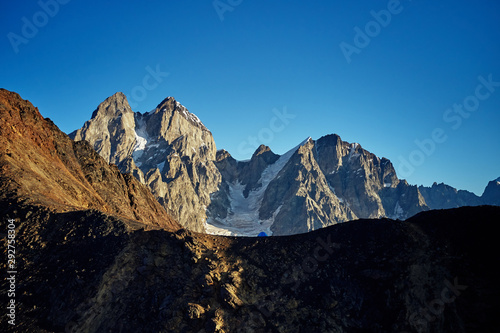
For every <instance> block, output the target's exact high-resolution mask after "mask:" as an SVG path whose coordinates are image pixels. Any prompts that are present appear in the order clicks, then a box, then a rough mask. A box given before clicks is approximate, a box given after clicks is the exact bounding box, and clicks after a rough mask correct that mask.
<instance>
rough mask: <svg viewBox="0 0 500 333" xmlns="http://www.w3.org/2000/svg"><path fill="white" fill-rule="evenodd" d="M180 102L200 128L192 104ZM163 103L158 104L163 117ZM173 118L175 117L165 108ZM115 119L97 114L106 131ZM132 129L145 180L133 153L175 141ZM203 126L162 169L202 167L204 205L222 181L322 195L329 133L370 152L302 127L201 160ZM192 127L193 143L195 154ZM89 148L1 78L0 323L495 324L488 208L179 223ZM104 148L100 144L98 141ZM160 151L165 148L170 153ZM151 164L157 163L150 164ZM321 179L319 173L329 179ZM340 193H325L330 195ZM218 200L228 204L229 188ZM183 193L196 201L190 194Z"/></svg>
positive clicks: (209, 329)
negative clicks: (214, 182) (317, 222)
mask: <svg viewBox="0 0 500 333" xmlns="http://www.w3.org/2000/svg"><path fill="white" fill-rule="evenodd" d="M174 104H175V103H174ZM160 111H161V109H160ZM158 113H159V112H158ZM153 115H154V112H153V113H150V114H146V115H142V117H141V118H140V119H147V118H148V117H152V116H153ZM186 115H187V116H186V117H187V118H188V119H192V125H195V124H197V125H199V126H200V127H199V128H200V129H203V128H202V127H201V125H200V124H199V123H198V122H197V121H196V118H194V117H190V116H189V114H188V113H186ZM96 116H97V115H96ZM133 116H134V117H135V115H134V114H133ZM122 117H123V115H122ZM137 117H138V118H139V115H138V116H137ZM157 117H160V116H157ZM161 117H162V118H163V115H161ZM176 117H177V116H175V115H174V116H172V117H170V119H172V122H169V123H170V124H173V125H172V126H174V125H175V123H176V120H175V118H176ZM118 118H119V117H118ZM184 119H186V118H184ZM118 122H120V120H119V119H118ZM150 125H151V126H153V125H154V123H151V124H150ZM177 125H178V127H177V128H179V127H182V126H184V125H186V123H184V120H182V119H178V121H177ZM90 130H92V129H90ZM121 130H122V129H121V128H119V126H118V128H114V129H113V127H112V128H111V132H110V133H115V134H116V132H120V131H121ZM122 132H123V131H122ZM147 133H152V132H147ZM197 133H198V134H200V133H201V132H197ZM139 134H143V137H144V138H145V139H146V143H145V144H144V146H143V147H144V148H143V149H139V148H140V146H139V147H137V145H136V143H137V142H135V141H134V143H133V144H130V145H129V147H130V149H131V150H132V155H133V154H134V153H136V158H137V162H135V161H134V160H132V161H129V162H128V163H129V165H130V166H134V165H135V167H136V168H137V169H135V171H136V175H137V176H140V175H141V173H140V172H142V175H143V177H144V179H143V181H144V182H146V181H147V179H149V178H150V177H151V176H148V174H153V173H155V172H159V171H158V170H153V171H151V170H148V172H146V174H144V172H143V171H142V169H140V166H142V165H144V164H140V163H150V164H152V165H154V162H156V161H158V160H160V158H158V160H154V161H153V159H155V158H156V157H155V152H154V151H149V149H152V148H149V149H146V148H147V147H151V146H153V145H155V144H158V147H155V146H153V148H160V149H166V152H168V151H169V149H174V148H175V147H173V148H172V147H170V146H162V143H160V142H158V141H160V140H157V141H156V142H155V141H154V138H152V137H151V136H146V135H145V134H144V133H139ZM200 135H201V134H200ZM204 135H205V136H204V137H198V140H199V141H195V139H194V138H188V137H184V138H181V139H179V138H176V139H174V142H177V144H178V147H182V146H183V144H187V143H189V144H195V143H200V146H187V147H189V148H191V147H192V148H195V149H194V150H193V149H191V150H192V151H193V154H192V155H191V157H190V158H188V157H187V156H186V155H182V156H179V157H180V162H182V163H179V164H178V165H177V166H176V165H175V164H174V167H177V169H176V170H178V172H177V174H179V175H180V176H182V177H187V178H184V180H183V179H182V178H175V177H174V178H173V180H171V181H170V182H175V181H176V179H180V180H179V182H180V184H174V185H175V186H183V185H182V181H187V180H189V182H190V181H191V179H193V178H190V177H193V175H194V174H195V172H194V171H193V169H190V168H189V167H192V166H194V167H195V168H194V170H196V175H197V177H198V178H197V179H203V177H204V176H206V175H205V174H203V173H202V172H200V171H199V170H203V169H202V165H203V164H202V163H205V167H206V168H210V167H212V166H215V167H216V169H215V170H217V171H218V172H219V173H220V183H219V187H220V188H219V189H218V190H217V189H216V190H215V191H214V192H212V195H209V196H208V197H209V199H210V200H211V202H210V204H209V205H213V202H217V200H222V203H223V200H224V199H223V198H224V195H225V193H227V195H228V196H227V198H228V201H229V202H230V203H231V199H232V197H231V196H233V197H234V191H235V190H238V191H241V192H242V198H245V199H241V198H239V199H238V200H240V201H244V200H250V199H252V198H255V197H257V196H260V195H262V197H263V198H266V200H268V199H274V200H270V201H269V203H268V204H265V205H269V206H270V207H273V206H275V205H277V204H279V202H281V201H283V200H289V199H288V197H287V196H288V195H290V196H294V195H295V193H298V194H302V193H306V195H307V196H309V197H308V199H307V200H313V199H314V198H315V196H312V195H311V194H310V193H316V192H317V193H319V194H322V192H321V191H320V190H317V191H316V192H315V190H314V189H315V188H319V186H320V185H321V184H320V183H318V182H322V181H323V180H322V178H321V177H319V176H318V175H315V174H314V170H323V169H324V170H330V171H331V170H335V169H333V168H331V169H328V167H329V166H330V167H331V166H332V165H339V164H340V162H339V161H337V162H336V163H337V164H333V162H332V160H330V161H329V162H332V164H328V163H325V160H322V159H321V158H317V157H315V156H322V151H323V152H324V150H325V149H327V148H328V147H329V148H330V149H331V147H333V146H334V147H339V148H338V149H340V151H341V153H340V154H339V156H343V157H342V159H340V160H341V161H342V163H343V165H345V164H348V163H355V162H356V160H358V161H359V160H361V158H362V157H363V158H364V156H365V155H366V156H372V155H368V153H365V152H364V151H362V150H361V148H360V147H359V146H356V145H354V146H353V145H351V144H347V143H345V144H344V143H342V142H341V141H340V139H338V137H336V136H328V137H326V138H322V139H320V140H317V141H313V140H310V139H308V140H305V141H304V142H303V143H301V144H300V145H299V146H298V147H297V149H293V150H291V152H289V153H287V154H284V155H282V156H278V155H276V154H273V153H272V152H271V151H270V150H269V149H268V148H267V147H260V148H259V149H258V151H257V152H256V153H255V154H254V157H252V159H251V160H250V161H249V162H243V163H241V162H237V161H232V160H231V157H230V156H229V155H228V154H227V152H223V151H220V152H218V153H217V151H213V150H212V154H214V155H212V156H215V161H213V162H212V163H213V164H212V166H211V165H208V166H207V164H206V161H203V160H200V159H198V158H197V156H196V155H197V154H200V152H202V151H204V152H206V153H207V154H208V153H210V146H209V144H210V142H207V141H205V140H207V138H209V137H210V136H209V134H208V132H205V134H204ZM202 138H203V139H202ZM176 140H177V141H176ZM323 140H329V141H323ZM136 141H140V140H136ZM201 141H204V143H205V146H206V148H199V150H198V151H197V153H196V154H195V152H194V151H195V150H196V147H201V146H203V145H202V143H201ZM110 142H112V140H111V139H109V140H108V141H103V142H102V146H103V147H104V146H106V145H108V144H109V143H110ZM335 142H337V145H334V144H333V143H335ZM320 143H321V144H320ZM163 144H164V143H163ZM93 147H94V146H92V145H90V144H89V143H88V142H86V141H73V140H71V139H70V138H69V136H67V135H66V134H64V133H63V132H61V131H60V130H59V129H58V128H57V126H55V125H54V124H53V123H52V121H50V119H47V118H43V117H42V116H41V114H40V112H39V111H38V109H37V108H35V107H34V106H33V105H32V104H31V103H30V102H29V101H27V100H23V99H22V98H21V97H20V96H19V95H18V94H16V93H14V92H10V91H7V90H5V89H0V213H1V216H2V219H1V220H0V228H1V230H2V231H6V230H14V231H15V232H14V234H12V233H11V232H10V231H9V233H8V234H7V233H3V232H2V233H1V235H0V236H1V238H2V242H3V243H4V244H7V240H9V241H10V240H12V239H15V243H13V242H9V245H11V246H14V248H15V261H13V262H12V261H7V260H2V261H0V270H2V271H3V272H8V275H9V279H2V280H1V281H0V288H1V289H2V290H4V291H7V290H9V293H8V294H7V293H2V301H3V302H4V304H9V306H10V304H12V301H14V304H15V306H14V310H9V313H7V309H4V310H5V312H4V315H2V316H1V317H0V326H1V330H2V332H42V333H47V332H196V333H227V332H242V333H243V332H245V333H247V332H248V333H250V332H297V333H299V332H367V331H369V332H439V333H441V332H442V333H444V332H497V331H498V329H499V328H500V321H499V319H498V315H497V313H498V309H500V289H499V288H498V281H499V278H500V276H499V272H498V270H496V269H495V268H494V267H495V265H496V263H497V261H498V260H497V258H496V256H497V253H498V252H499V250H500V249H499V242H498V241H497V240H496V224H497V222H498V220H499V219H500V207H495V206H478V207H462V208H453V209H446V210H429V211H423V212H420V213H417V214H416V215H414V216H413V217H411V218H409V219H406V220H405V221H401V220H392V219H387V218H377V219H359V220H356V221H351V222H349V223H341V224H337V225H332V226H328V227H325V228H320V229H318V230H315V231H311V232H308V233H304V234H297V235H290V236H281V237H227V236H219V235H210V234H206V233H198V232H194V231H191V230H189V229H186V228H184V227H183V226H181V225H180V224H178V223H177V222H176V220H175V219H173V218H172V217H170V215H169V214H168V213H167V212H166V210H165V208H164V206H163V205H161V204H160V203H159V202H158V201H157V200H156V198H155V197H154V196H153V195H152V193H151V191H150V189H149V188H148V186H146V184H145V183H143V182H141V181H139V180H137V179H136V177H134V176H131V175H130V174H124V173H121V172H120V171H119V169H118V167H117V166H116V165H114V164H112V163H109V162H108V161H107V160H106V159H105V158H104V157H102V156H101V155H99V154H97V153H96V152H95V151H94V149H93ZM162 147H164V148H162ZM325 147H326V148H325ZM342 147H344V148H342ZM349 148H350V149H349ZM316 149H317V150H318V152H316ZM342 149H345V150H346V151H344V152H342ZM154 150H156V149H154ZM159 151H161V150H159ZM109 152H110V156H111V155H115V151H114V150H113V149H112V148H110V149H109ZM179 152H180V153H182V152H183V151H182V150H179ZM170 153H171V154H172V161H175V159H174V157H175V156H173V154H175V153H173V152H172V151H170ZM315 154H317V155H315ZM355 154H359V157H357V156H354V155H355ZM139 155H140V156H139ZM169 156H170V155H169ZM349 156H351V160H349ZM150 157H151V161H150V162H148V160H150ZM313 157H314V158H313ZM307 158H309V160H307ZM374 160H375V161H376V159H374ZM193 161H196V163H195V162H193ZM305 161H308V163H309V164H306V163H305ZM315 161H317V162H315ZM115 162H118V161H115ZM188 162H193V163H188ZM381 162H382V161H381ZM118 163H119V162H118ZM159 163H162V162H159ZM198 164H200V165H198ZM225 164H227V165H225ZM380 164H381V166H380V167H381V170H383V172H381V173H378V174H377V175H376V176H373V177H381V176H382V177H381V178H382V180H383V181H384V182H386V183H388V180H389V179H391V180H395V179H396V178H393V176H392V175H389V174H390V172H391V171H390V169H387V168H388V165H389V162H385V163H380ZM137 165H139V166H137ZM383 165H385V167H384V166H383ZM292 166H293V167H292ZM307 168H310V169H307ZM157 169H159V168H157ZM340 169H341V168H338V169H336V170H340ZM162 170H163V171H167V170H170V169H167V168H166V167H165V165H164V166H163V167H162ZM219 170H221V171H219ZM139 171H140V172H139ZM184 171H185V172H186V174H184V173H183V172H184ZM306 171H307V172H306ZM347 171H349V170H346V171H345V172H347ZM337 172H338V173H340V172H341V171H337ZM359 173H361V172H359ZM295 174H297V175H300V177H302V178H300V177H299V179H298V180H297V181H296V182H294V183H293V184H292V185H293V186H288V185H287V186H285V185H284V184H283V183H282V182H281V178H286V177H290V175H292V176H293V175H295ZM335 174H336V173H332V174H329V173H327V175H332V176H329V177H335ZM139 178H140V177H139ZM359 178H361V177H359ZM223 179H224V180H223ZM327 179H328V184H329V185H330V186H331V185H332V182H333V180H334V179H335V178H327ZM234 180H237V181H236V182H235V181H234ZM499 181H500V180H496V181H493V182H490V184H488V187H487V190H486V191H485V194H484V195H483V197H484V198H486V199H488V198H493V200H495V198H496V199H498V195H497V194H495V193H498V192H495V191H496V189H497V186H498V182H499ZM274 182H276V183H277V184H273V183H274ZM168 183H169V182H167V184H168ZM200 183H203V181H201V180H200ZM203 184H207V181H205V182H204V183H203ZM224 184H226V185H227V188H226V190H224ZM238 184H239V185H238ZM328 184H327V185H328ZM333 184H334V186H335V183H333ZM401 184H403V185H401ZM323 185H324V184H323ZM490 185H491V186H490ZM175 186H172V188H171V189H170V190H172V189H175ZM184 186H187V185H184ZM205 186H206V185H205ZM280 186H281V187H283V186H284V187H285V188H284V189H281V188H280ZM400 186H402V187H405V188H406V187H409V188H411V189H412V191H414V193H419V189H418V188H416V187H410V186H409V185H408V184H405V183H404V182H403V181H400V182H399V183H398V184H397V185H395V186H386V187H384V189H385V191H387V190H388V189H393V188H395V189H397V188H398V187H400ZM433 187H438V188H441V189H440V190H441V192H442V193H446V194H447V195H449V192H450V193H455V192H456V193H457V195H458V193H461V192H460V191H454V190H453V189H451V188H449V187H446V186H444V185H435V186H433ZM231 188H233V189H231ZM273 188H275V190H271V189H273ZM264 189H265V190H264ZM187 190H191V189H190V188H187ZM172 191H173V190H172ZM192 191H196V188H193V189H192ZM224 191H226V192H224ZM259 191H261V192H263V194H259ZM267 191H274V192H269V193H268V194H267V195H268V196H270V195H274V196H275V197H274V198H268V197H266V192H267ZM337 191H339V193H340V190H336V192H337ZM344 191H345V190H344ZM389 191H394V190H389ZM332 192H333V190H332ZM336 192H335V193H336ZM256 193H257V194H256ZM279 193H281V195H278V194H279ZM342 193H344V192H342ZM433 193H438V192H437V191H434V192H433ZM174 194H175V193H170V194H169V195H174ZM339 195H340V194H339ZM423 195H424V196H425V195H427V194H425V193H423V194H420V197H422V196H423ZM461 195H462V194H461ZM299 196H300V195H299ZM345 196H346V195H345V194H344V196H339V197H337V198H338V202H341V200H340V199H341V198H345ZM437 197H439V196H437ZM180 198H181V199H182V196H180ZM218 198H222V199H218ZM248 198H250V199H248ZM484 198H483V199H484ZM232 200H233V201H232V203H233V210H235V211H237V210H236V209H235V208H234V207H238V206H237V205H236V204H237V203H238V200H235V199H234V198H233V199H232ZM290 200H292V199H290ZM295 200H297V199H295ZM314 200H315V199H314ZM328 200H331V199H325V200H324V201H321V200H319V202H322V203H324V205H323V206H321V207H320V208H321V209H325V208H324V207H328V205H329V204H332V202H330V201H328ZM343 200H345V199H343ZM384 200H385V199H384ZM457 200H458V199H457ZM488 200H490V199H488ZM182 202H183V201H181V203H182ZM263 202H264V201H263ZM194 204H199V202H196V201H193V206H191V207H194ZM261 204H262V203H261ZM453 204H454V203H453ZM262 205H264V204H262ZM345 206H347V205H345ZM345 206H342V207H345ZM172 207H173V206H172ZM222 207H223V206H222ZM278 207H279V206H278ZM347 207H348V206H347ZM249 208H252V207H250V206H249ZM239 209H240V211H239V212H240V213H241V212H242V211H243V210H242V209H241V208H239ZM266 209H267V208H266ZM283 209H284V208H283V207H282V208H281V210H280V211H282V210H283ZM300 209H302V207H300V206H299V208H298V210H299V211H300ZM207 210H208V209H207ZM172 211H174V212H175V211H182V210H181V209H178V210H176V209H172ZM268 211H273V210H272V208H269V210H268ZM283 211H286V210H283ZM339 211H340V208H339ZM348 212H349V211H348V210H347V209H346V210H345V211H344V213H345V214H346V215H347V214H348ZM250 213H252V214H254V213H255V211H251V212H250ZM207 214H208V213H207ZM314 214H319V210H318V211H315V212H314ZM241 216H243V214H241ZM263 218H264V219H265V218H266V216H263ZM275 218H276V219H277V221H278V220H279V219H278V217H277V216H275ZM221 219H222V218H221ZM226 219H227V216H226ZM11 225H13V228H11V227H10V226H11ZM271 227H272V225H271ZM271 229H272V228H271ZM12 235H14V236H13V237H14V238H12V237H11V236H12ZM9 250H12V249H11V247H10V246H9ZM6 251H7V248H5V250H4V254H5V256H4V257H5V258H7V252H6ZM9 254H10V252H9ZM492 267H493V268H492ZM13 269H14V271H12V270H13ZM7 314H8V315H7Z"/></svg>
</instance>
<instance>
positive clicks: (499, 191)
mask: <svg viewBox="0 0 500 333" xmlns="http://www.w3.org/2000/svg"><path fill="white" fill-rule="evenodd" d="M481 199H482V201H483V202H484V203H486V204H488V205H496V206H500V177H498V178H497V179H495V180H492V181H490V182H489V183H488V185H487V186H486V188H485V189H484V192H483V195H482V196H481Z"/></svg>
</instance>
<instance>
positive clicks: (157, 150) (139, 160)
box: [70, 93, 220, 231]
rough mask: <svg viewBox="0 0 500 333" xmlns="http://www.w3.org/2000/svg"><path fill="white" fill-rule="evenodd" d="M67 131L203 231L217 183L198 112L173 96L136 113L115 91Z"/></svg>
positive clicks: (207, 134) (211, 146)
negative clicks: (90, 114)
mask: <svg viewBox="0 0 500 333" xmlns="http://www.w3.org/2000/svg"><path fill="white" fill-rule="evenodd" d="M70 137H72V138H73V139H74V140H75V141H82V140H85V141H88V142H89V143H90V144H91V145H92V147H94V149H95V150H96V151H97V152H98V153H99V154H100V155H101V156H102V157H103V158H104V159H105V160H106V161H107V162H109V163H114V164H116V165H117V166H118V168H119V169H120V171H121V172H124V173H131V174H133V175H134V176H135V177H136V178H137V179H138V180H140V181H141V182H142V183H144V184H146V185H148V187H149V188H150V189H151V192H152V193H153V195H154V196H155V197H156V198H157V200H158V201H159V202H160V203H161V204H162V206H163V207H164V208H165V209H166V210H167V212H168V213H169V214H170V215H172V216H173V217H174V218H176V219H177V220H178V221H179V222H180V223H181V224H182V225H183V226H185V227H187V228H189V229H191V230H194V231H204V228H203V224H204V221H205V219H206V215H205V209H206V207H207V206H208V205H209V204H210V194H211V193H212V192H214V191H215V190H216V189H217V186H218V184H219V183H220V176H219V172H218V170H217V168H216V167H215V165H214V163H213V161H214V160H215V154H216V149H215V143H214V140H213V137H212V134H211V133H210V131H209V130H208V129H207V128H206V127H205V126H204V125H203V123H202V122H201V121H200V120H199V119H198V117H196V116H195V115H194V114H192V113H190V112H189V111H187V109H186V108H185V107H184V106H182V105H181V104H180V103H179V102H177V101H176V100H175V99H174V98H173V97H168V98H166V99H165V100H163V101H162V102H161V103H160V104H159V105H158V106H157V107H156V109H155V110H153V111H151V112H148V113H144V114H142V113H139V112H133V111H132V110H131V108H130V106H129V104H128V102H127V99H126V97H125V95H123V94H122V93H116V94H115V95H113V96H111V97H109V98H108V99H106V100H105V101H104V102H102V103H101V104H100V105H99V106H98V107H97V109H96V110H95V111H94V112H93V114H92V118H91V119H90V120H89V121H87V122H86V123H85V124H84V125H83V127H82V128H81V129H79V130H77V131H75V132H73V133H71V134H70Z"/></svg>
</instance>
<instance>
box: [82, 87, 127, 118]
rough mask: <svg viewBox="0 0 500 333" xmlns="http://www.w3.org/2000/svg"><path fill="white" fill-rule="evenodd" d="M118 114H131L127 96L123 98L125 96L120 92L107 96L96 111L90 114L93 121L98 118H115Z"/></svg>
mask: <svg viewBox="0 0 500 333" xmlns="http://www.w3.org/2000/svg"><path fill="white" fill-rule="evenodd" d="M120 112H126V113H131V112H133V111H132V109H131V108H130V105H129V103H128V100H127V96H125V94H124V93H122V92H117V93H115V94H113V95H111V96H109V97H108V98H106V99H105V100H104V101H103V102H102V103H101V104H99V106H98V107H97V109H96V110H95V111H94V112H93V113H92V118H91V119H94V118H96V117H98V116H103V117H115V116H117V115H118V114H119V113H120Z"/></svg>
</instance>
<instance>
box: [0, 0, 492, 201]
mask: <svg viewBox="0 0 500 333" xmlns="http://www.w3.org/2000/svg"><path fill="white" fill-rule="evenodd" d="M55 1H56V0H42V1H41V2H36V1H29V2H28V1H17V2H14V1H11V2H4V3H3V4H2V11H1V13H0V33H1V35H0V37H1V39H0V64H1V65H0V78H1V82H0V87H3V88H6V89H9V90H13V91H16V92H18V93H20V94H21V96H22V97H23V98H25V99H28V100H30V101H31V102H32V103H33V104H34V105H35V106H37V107H39V109H40V111H41V113H42V115H43V116H45V117H49V118H51V119H52V120H53V121H54V122H55V123H56V124H57V125H58V126H59V127H60V128H61V129H62V130H63V131H65V132H67V133H69V132H71V131H73V130H75V129H77V128H79V127H81V126H82V124H83V123H84V122H85V121H86V120H88V119H89V118H90V116H91V114H92V111H93V110H94V109H95V108H96V107H97V105H98V104H99V103H100V102H102V101H103V100H104V99H105V98H106V97H108V96H110V95H112V94H113V93H115V92H117V91H122V92H124V93H125V94H126V95H127V97H128V99H129V101H130V102H131V104H132V105H133V106H134V107H133V109H134V110H135V111H141V112H145V111H150V110H151V109H153V108H154V107H155V106H156V105H157V104H158V103H159V102H161V101H162V100H163V98H165V97H167V96H174V97H175V98H176V99H177V100H178V101H179V102H181V103H182V104H183V105H185V106H186V107H187V108H188V109H189V110H190V111H191V112H193V113H195V114H196V115H197V116H198V117H199V118H200V119H201V120H202V121H203V123H204V124H205V125H206V126H207V127H208V128H209V129H210V130H211V131H212V133H213V135H214V138H215V141H216V144H217V147H218V148H224V149H226V150H228V151H229V152H230V153H231V154H232V155H233V156H234V157H235V158H237V159H246V158H249V157H250V156H251V152H252V151H253V150H254V148H256V147H255V143H256V142H255V141H257V142H262V143H264V144H267V145H269V146H270V147H271V148H272V149H273V151H275V152H277V153H284V152H285V151H287V150H288V149H290V148H292V147H294V146H295V145H297V144H298V143H299V142H301V141H302V140H304V139H305V138H307V137H308V136H311V137H312V138H313V139H318V138H319V137H321V136H323V135H326V134H330V133H337V134H339V135H340V136H341V137H342V139H343V140H346V141H349V142H359V143H360V144H361V146H362V147H364V148H365V149H367V150H369V151H371V152H373V153H375V154H376V155H378V156H380V157H382V156H384V157H387V158H389V159H391V161H392V162H393V164H394V165H395V167H396V170H397V171H398V176H399V177H400V178H406V179H407V180H408V182H409V183H411V184H418V185H419V184H424V185H428V186H429V185H431V184H432V183H433V182H434V181H437V182H438V183H439V182H444V183H447V184H450V185H452V186H454V187H457V188H459V189H467V190H470V191H474V192H475V193H476V194H479V195H480V194H482V191H483V189H484V187H485V186H486V184H487V182H488V181H489V180H493V179H495V178H497V177H499V176H500V167H499V166H500V154H499V150H500V149H499V144H500V131H499V130H498V128H499V123H500V83H498V84H496V82H500V62H499V59H500V3H499V2H498V1H493V0H490V1H486V0H484V1H475V2H472V1H462V0H458V1H457V0H455V1H451V0H446V1H440V2H439V3H438V4H436V2H435V1H416V0H413V1H410V0H404V1H400V2H397V1H394V0H391V1H349V2H347V1H345V3H342V4H338V3H336V2H335V1H326V0H316V1H308V2H306V1H264V0H253V1H250V0H243V1H241V0H220V1H215V2H214V1H213V0H196V1H195V0H183V1H142V2H140V1H126V0H123V1H106V2H103V1H81V0H69V1H68V0H59V2H55ZM54 4H57V5H54ZM214 4H215V5H214ZM374 13H375V15H374ZM387 14H389V15H390V18H389V16H388V15H387ZM375 16H378V21H377V20H376V18H375ZM359 31H361V34H362V35H361V34H359ZM363 35H364V36H363ZM342 45H343V46H344V47H343V48H342V47H341V46H342ZM346 45H348V46H346ZM343 49H344V51H343ZM346 50H348V51H346ZM353 50H354V51H353ZM346 54H347V56H346ZM488 81H490V83H486V84H485V83H484V82H488ZM463 103H466V104H467V109H464V108H462V109H460V108H459V107H460V105H461V104H463ZM454 104H457V105H458V107H457V108H455V109H454V108H453V105H454ZM448 109H451V110H450V111H448ZM454 110H455V111H454ZM467 110H469V111H467ZM253 138H256V140H255V139H253ZM416 141H417V142H419V143H420V145H418V144H417V143H416Z"/></svg>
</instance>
